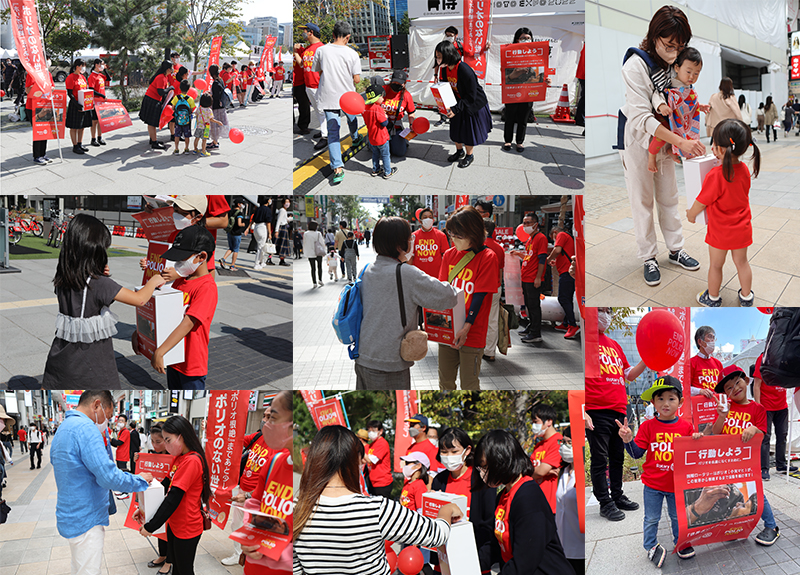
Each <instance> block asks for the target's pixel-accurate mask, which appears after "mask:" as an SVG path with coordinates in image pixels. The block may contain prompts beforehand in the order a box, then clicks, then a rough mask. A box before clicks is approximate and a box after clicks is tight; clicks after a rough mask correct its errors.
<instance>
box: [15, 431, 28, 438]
mask: <svg viewBox="0 0 800 575" xmlns="http://www.w3.org/2000/svg"><path fill="white" fill-rule="evenodd" d="M17 437H19V440H20V441H28V432H27V431H25V430H24V429H20V430H19V431H17Z"/></svg>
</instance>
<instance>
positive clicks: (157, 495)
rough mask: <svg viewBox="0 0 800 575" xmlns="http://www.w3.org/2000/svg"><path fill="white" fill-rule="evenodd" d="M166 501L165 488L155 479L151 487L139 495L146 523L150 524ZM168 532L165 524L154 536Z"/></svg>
mask: <svg viewBox="0 0 800 575" xmlns="http://www.w3.org/2000/svg"><path fill="white" fill-rule="evenodd" d="M163 501H164V486H163V485H161V483H159V482H158V481H156V480H155V479H153V481H151V482H150V486H149V487H148V488H147V489H146V490H144V491H141V492H140V495H139V509H140V510H141V512H142V514H143V515H144V522H145V523H148V522H149V521H150V520H151V519H152V518H153V517H154V516H155V514H156V511H158V508H159V507H160V506H161V503H162V502H163ZM166 532H167V524H166V523H164V525H162V526H161V527H160V528H158V529H156V531H155V533H154V535H157V534H159V533H166Z"/></svg>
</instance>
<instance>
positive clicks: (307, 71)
mask: <svg viewBox="0 0 800 575" xmlns="http://www.w3.org/2000/svg"><path fill="white" fill-rule="evenodd" d="M300 30H302V31H304V32H305V35H306V42H308V46H306V48H305V49H304V50H303V52H302V63H303V82H304V83H305V85H306V93H307V94H308V102H309V104H310V105H311V107H312V108H313V109H314V113H316V115H317V118H318V120H319V132H317V133H316V134H314V136H313V137H314V138H320V140H319V142H317V143H316V145H315V146H314V149H315V150H321V149H323V148H324V147H326V146H327V145H328V123H327V122H326V120H325V110H321V109H320V108H319V106H318V105H317V88H319V72H314V71H313V67H314V54H316V52H317V50H318V49H319V48H320V47H321V46H324V44H323V43H322V41H321V40H320V32H319V26H317V25H316V24H312V23H311V22H309V23H308V24H306V25H305V26H300ZM295 58H297V56H295Z"/></svg>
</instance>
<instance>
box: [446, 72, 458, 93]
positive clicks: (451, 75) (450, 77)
mask: <svg viewBox="0 0 800 575" xmlns="http://www.w3.org/2000/svg"><path fill="white" fill-rule="evenodd" d="M445 78H447V81H448V82H449V83H450V87H451V88H452V89H453V94H455V96H456V98H458V66H456V67H455V68H453V69H452V70H451V69H450V68H449V67H447V66H445Z"/></svg>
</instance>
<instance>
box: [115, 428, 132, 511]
mask: <svg viewBox="0 0 800 575" xmlns="http://www.w3.org/2000/svg"><path fill="white" fill-rule="evenodd" d="M111 446H112V447H116V448H117V451H116V454H115V455H114V459H115V460H116V462H117V467H119V468H120V469H121V470H122V471H126V472H127V471H128V462H130V464H131V470H130V473H136V468H135V465H136V463H135V462H133V461H131V433H130V431H128V416H127V415H125V414H124V413H121V414H120V415H119V417H117V433H116V438H113V439H111ZM116 495H117V499H127V498H128V494H127V493H122V492H119V493H117V494H116Z"/></svg>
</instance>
